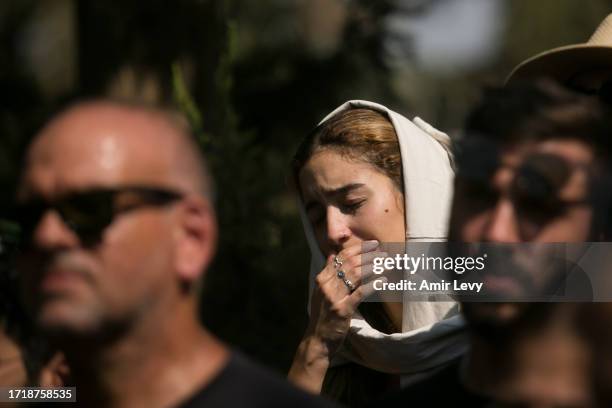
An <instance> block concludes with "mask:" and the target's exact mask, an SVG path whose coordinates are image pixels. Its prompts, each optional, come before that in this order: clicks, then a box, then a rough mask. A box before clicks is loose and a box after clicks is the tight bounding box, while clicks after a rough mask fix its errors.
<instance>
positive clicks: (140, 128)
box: [25, 104, 171, 190]
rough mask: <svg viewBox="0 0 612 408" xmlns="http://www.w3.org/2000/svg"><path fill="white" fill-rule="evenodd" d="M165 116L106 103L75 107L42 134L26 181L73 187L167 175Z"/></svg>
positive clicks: (34, 147)
mask: <svg viewBox="0 0 612 408" xmlns="http://www.w3.org/2000/svg"><path fill="white" fill-rule="evenodd" d="M164 127H165V128H167V127H168V125H167V124H166V125H164V124H163V121H161V120H159V119H157V118H155V117H154V116H153V115H151V114H146V113H143V112H139V111H136V110H134V109H131V110H130V109H122V108H120V107H116V106H108V105H104V104H99V105H93V106H84V107H78V108H74V109H72V110H71V111H68V112H66V113H65V114H63V115H61V116H60V117H59V118H57V119H55V120H53V121H52V122H51V123H50V124H49V125H48V126H47V127H46V128H45V129H43V131H42V132H41V133H40V134H39V135H38V137H37V138H36V139H35V141H34V143H33V144H32V146H31V148H30V150H29V152H28V157H27V165H26V172H25V177H26V180H25V182H26V183H28V182H32V183H36V184H39V183H42V184H45V186H42V185H41V186H39V187H40V188H43V189H47V188H51V189H53V190H55V189H58V188H59V189H61V188H72V187H86V186H88V185H114V184H118V183H137V182H140V183H147V182H158V181H159V180H160V179H161V180H163V179H164V172H166V173H167V171H168V169H167V167H168V161H169V160H168V155H169V154H170V153H169V150H170V149H171V146H166V145H168V143H165V145H164V144H163V143H164V140H163V139H164V138H162V137H160V133H161V132H164V131H166V132H167V131H168V130H167V129H164Z"/></svg>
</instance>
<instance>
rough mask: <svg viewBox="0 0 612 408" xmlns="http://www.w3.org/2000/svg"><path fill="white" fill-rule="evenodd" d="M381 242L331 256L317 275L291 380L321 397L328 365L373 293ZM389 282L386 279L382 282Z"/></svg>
mask: <svg viewBox="0 0 612 408" xmlns="http://www.w3.org/2000/svg"><path fill="white" fill-rule="evenodd" d="M377 249H378V241H364V242H361V243H359V244H356V245H352V246H350V247H347V248H345V249H343V250H342V251H340V253H338V254H336V255H330V256H329V257H328V258H327V262H326V264H325V267H324V268H323V270H322V271H321V272H320V273H319V274H318V275H317V277H316V280H315V287H314V290H313V293H312V299H311V305H310V321H309V325H308V329H307V330H306V334H305V336H304V338H303V339H302V341H301V343H300V346H299V348H298V351H297V353H296V356H295V358H294V360H293V364H292V366H291V369H290V370H289V379H290V380H291V381H292V382H293V383H295V384H296V385H299V386H301V387H303V388H305V389H306V390H308V391H311V392H314V393H320V391H321V386H322V384H323V379H324V377H325V373H326V372H327V368H328V367H329V362H330V360H331V358H332V356H333V355H334V354H335V353H336V351H337V350H338V348H339V347H340V345H341V344H342V342H343V341H344V339H345V337H346V335H347V333H348V330H349V327H350V321H351V317H352V316H353V314H354V313H355V310H357V307H358V306H359V304H360V303H361V302H362V301H363V300H364V299H365V298H366V297H368V296H369V295H370V294H372V293H373V292H374V288H373V282H371V281H370V278H371V277H372V276H373V272H372V270H373V265H372V264H373V260H374V258H376V257H384V256H386V254H384V253H382V252H376V250H377ZM380 279H382V280H386V278H380Z"/></svg>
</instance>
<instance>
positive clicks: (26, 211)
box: [10, 200, 47, 243]
mask: <svg viewBox="0 0 612 408" xmlns="http://www.w3.org/2000/svg"><path fill="white" fill-rule="evenodd" d="M46 210H47V206H46V205H45V203H43V202H42V201H38V200H37V201H31V202H27V203H23V204H20V205H18V206H17V207H16V208H15V211H14V213H13V214H12V216H11V217H10V218H12V219H13V220H14V221H15V222H16V223H17V224H18V225H19V230H20V231H19V232H20V241H21V242H22V243H27V242H29V241H30V240H31V238H32V234H33V233H34V230H35V229H36V227H37V226H38V224H39V223H40V219H41V218H42V216H43V214H44V213H45V211H46Z"/></svg>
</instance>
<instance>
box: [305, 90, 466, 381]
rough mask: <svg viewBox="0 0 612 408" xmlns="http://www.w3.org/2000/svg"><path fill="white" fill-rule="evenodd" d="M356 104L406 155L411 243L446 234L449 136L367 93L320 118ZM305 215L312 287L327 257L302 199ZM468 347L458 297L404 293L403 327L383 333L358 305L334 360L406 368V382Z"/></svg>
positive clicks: (386, 368) (450, 172) (396, 370)
mask: <svg viewBox="0 0 612 408" xmlns="http://www.w3.org/2000/svg"><path fill="white" fill-rule="evenodd" d="M356 108H366V109H372V110H375V111H378V112H381V113H383V114H384V115H386V116H387V118H389V120H390V121H391V123H392V124H393V127H394V128H395V133H396V134H397V137H398V141H399V145H400V150H401V159H402V172H403V178H404V180H403V182H404V195H405V199H404V203H405V222H406V235H407V237H408V239H407V242H410V241H412V242H439V241H445V240H446V236H447V229H448V217H449V213H450V203H451V200H452V193H453V176H454V173H453V168H452V155H451V152H450V144H451V141H450V138H449V136H448V135H446V134H445V133H443V132H441V131H439V130H437V129H435V128H434V127H433V126H431V125H430V124H428V123H427V122H425V121H423V120H422V119H420V118H415V119H414V121H410V120H408V119H407V118H405V117H404V116H402V115H400V114H398V113H396V112H394V111H392V110H390V109H388V108H387V107H385V106H383V105H380V104H377V103H374V102H369V101H363V100H352V101H348V102H346V103H344V104H342V105H341V106H340V107H338V108H337V109H335V110H334V111H333V112H332V113H330V114H329V115H327V116H326V117H325V118H324V119H323V120H322V121H321V123H323V122H325V121H327V120H328V119H330V118H331V117H333V116H335V115H337V114H338V113H340V112H343V111H345V110H349V109H356ZM300 216H301V218H302V223H303V225H304V231H305V234H306V238H307V241H308V246H309V247H310V251H311V255H312V257H311V265H310V294H312V290H313V288H314V279H315V277H316V275H317V274H318V273H319V272H320V271H321V270H322V269H323V266H324V265H325V260H324V256H323V254H322V253H321V251H320V249H319V246H318V244H317V242H316V239H315V236H314V233H313V231H312V226H311V225H310V222H309V221H308V218H307V217H306V214H305V212H304V208H303V205H302V203H300ZM309 298H310V296H309ZM308 310H310V301H309V307H308ZM466 350H467V338H466V334H465V330H464V322H463V319H462V317H461V316H460V315H459V314H458V305H457V304H456V303H455V302H452V301H451V302H410V301H407V300H406V297H404V301H403V317H402V333H394V334H385V333H382V332H380V331H378V330H376V329H374V328H373V327H371V326H370V325H369V324H368V323H367V322H366V320H365V319H364V318H363V317H362V316H361V315H360V314H359V313H358V312H357V313H356V314H355V315H354V317H353V318H352V319H351V326H350V330H349V333H348V335H347V338H346V340H345V342H344V344H343V347H342V348H341V349H340V352H339V355H338V356H336V357H335V358H334V359H333V361H332V366H334V365H339V364H343V363H345V362H347V361H352V362H356V363H359V364H361V365H364V366H366V367H369V368H372V369H374V370H378V371H382V372H386V373H393V374H401V375H402V383H403V384H407V383H411V382H413V381H416V380H418V379H420V378H422V377H423V376H425V375H427V374H429V373H431V372H432V371H435V370H436V369H438V368H441V367H442V366H444V364H446V363H448V362H450V361H451V360H453V359H455V358H457V357H459V356H461V355H462V354H463V353H465V351H466Z"/></svg>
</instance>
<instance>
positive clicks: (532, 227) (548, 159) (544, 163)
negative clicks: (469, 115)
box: [457, 149, 596, 236]
mask: <svg viewBox="0 0 612 408" xmlns="http://www.w3.org/2000/svg"><path fill="white" fill-rule="evenodd" d="M478 156H479V157H478ZM500 167H503V165H502V164H501V163H500V162H499V156H498V155H497V154H496V152H493V151H490V152H488V154H485V155H484V157H483V155H482V152H481V151H477V150H472V151H469V149H464V150H463V151H462V155H461V156H460V162H459V163H458V171H457V177H458V180H460V181H461V185H462V192H463V194H464V195H466V197H465V198H467V199H468V200H469V202H470V203H471V204H470V206H471V208H472V209H473V210H475V211H477V210H478V209H485V208H490V207H492V206H494V205H495V203H497V201H498V199H499V192H497V191H495V190H494V189H493V188H492V186H491V185H490V180H491V178H492V177H493V174H494V173H495V171H497V169H499V168H500ZM577 167H579V168H582V169H583V170H584V171H586V172H587V173H588V175H589V177H588V178H589V180H592V178H593V175H592V174H591V170H590V168H588V167H587V166H582V165H577V164H574V163H569V162H568V161H567V160H566V159H564V158H562V157H560V156H557V155H553V154H545V153H536V154H532V155H530V156H528V157H526V158H525V160H524V161H523V163H522V164H521V165H520V166H519V167H517V168H516V169H514V177H513V179H512V182H511V185H510V191H509V193H510V198H511V200H512V202H513V203H514V206H515V208H516V210H517V212H518V214H519V221H520V222H519V224H520V229H521V233H522V234H523V235H525V236H530V235H533V234H534V233H535V232H536V231H537V230H538V228H539V226H540V225H542V224H543V223H545V222H547V221H548V220H550V219H552V218H554V217H556V216H559V215H560V214H562V213H564V212H565V211H567V210H568V209H569V208H570V207H574V206H580V205H591V206H594V205H595V204H596V203H595V202H594V200H593V196H592V188H591V186H589V187H590V188H589V192H588V193H587V196H586V197H585V198H583V199H578V200H566V199H562V198H561V196H560V195H561V190H562V189H563V187H564V186H565V185H566V183H567V181H568V180H569V178H570V176H571V175H572V173H573V171H574V169H576V168H577Z"/></svg>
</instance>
